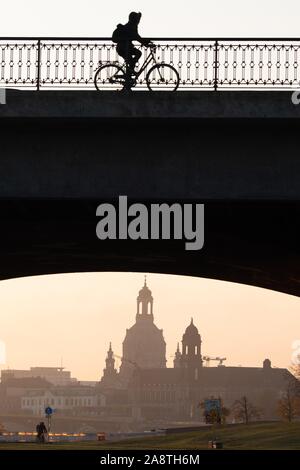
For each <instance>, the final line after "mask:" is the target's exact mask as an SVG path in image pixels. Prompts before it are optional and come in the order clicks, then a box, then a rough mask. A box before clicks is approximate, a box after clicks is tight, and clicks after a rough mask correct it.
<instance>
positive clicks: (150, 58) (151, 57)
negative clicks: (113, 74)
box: [126, 49, 157, 79]
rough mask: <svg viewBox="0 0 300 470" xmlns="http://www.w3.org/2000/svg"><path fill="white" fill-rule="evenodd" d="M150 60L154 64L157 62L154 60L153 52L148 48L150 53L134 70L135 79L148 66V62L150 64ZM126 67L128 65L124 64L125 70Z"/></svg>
mask: <svg viewBox="0 0 300 470" xmlns="http://www.w3.org/2000/svg"><path fill="white" fill-rule="evenodd" d="M151 62H154V63H155V64H156V63H157V60H156V57H155V54H154V52H153V49H151V50H150V53H149V55H148V57H146V59H145V61H144V63H143V65H142V66H141V67H140V68H139V70H138V71H137V72H136V74H135V78H136V79H137V78H138V77H139V76H140V75H141V74H142V73H143V72H144V70H145V69H146V68H147V67H148V65H149V64H151ZM127 67H128V65H127V64H126V70H127Z"/></svg>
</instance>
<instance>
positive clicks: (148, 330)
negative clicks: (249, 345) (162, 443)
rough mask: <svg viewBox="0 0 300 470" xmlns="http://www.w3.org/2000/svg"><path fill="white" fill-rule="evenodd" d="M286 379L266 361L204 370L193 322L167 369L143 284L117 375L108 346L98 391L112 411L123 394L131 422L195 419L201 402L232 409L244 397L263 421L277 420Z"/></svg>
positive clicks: (162, 343) (159, 332) (199, 415)
mask: <svg viewBox="0 0 300 470" xmlns="http://www.w3.org/2000/svg"><path fill="white" fill-rule="evenodd" d="M291 379H293V376H292V375H291V374H290V373H289V372H288V371H287V370H286V369H279V368H275V369H273V368H272V367H271V361H270V360H269V359H265V361H264V362H263V367H227V366H226V367H225V366H224V365H219V366H218V367H205V366H204V363H203V356H202V339H201V336H200V334H199V332H198V329H197V327H196V326H195V325H194V322H193V319H192V320H191V322H190V324H189V325H188V327H187V328H186V330H185V332H184V334H183V336H182V347H181V348H180V347H179V344H178V346H177V350H176V352H175V356H174V366H173V367H172V368H167V367H166V343H165V341H164V338H163V333H162V330H159V329H158V328H157V327H156V325H155V324H154V318H153V297H152V293H151V291H150V290H149V288H148V286H147V284H146V281H145V284H144V286H143V288H142V289H141V290H140V292H139V295H138V298H137V313H136V323H135V324H134V325H133V326H132V327H131V328H130V329H129V330H127V331H126V336H125V339H124V342H123V357H122V364H121V367H120V371H119V372H118V371H117V370H116V368H115V362H114V354H113V351H112V348H111V345H110V348H109V351H108V355H107V359H106V368H105V369H104V373H103V377H102V379H101V381H100V383H99V388H100V390H105V393H106V397H107V403H110V407H111V409H112V408H113V404H114V402H115V400H116V398H115V397H117V396H121V395H120V394H122V393H123V401H124V403H125V402H126V404H127V408H126V409H127V410H128V407H129V406H130V407H131V416H132V418H133V419H138V420H150V421H151V420H156V421H157V422H159V421H164V420H168V421H170V420H171V421H172V420H173V421H176V420H177V421H178V420H180V421H189V420H198V421H199V420H202V419H203V418H202V411H201V408H200V407H199V404H200V402H201V401H202V400H204V399H205V398H209V397H220V398H222V400H223V403H224V405H225V406H227V407H229V408H231V407H232V405H233V403H234V401H235V400H238V399H240V398H241V397H242V396H244V395H245V396H247V397H248V399H249V400H250V401H251V402H252V403H253V405H254V406H256V407H259V408H261V409H262V410H263V413H264V415H263V416H264V418H276V417H277V415H276V406H277V402H278V399H279V398H280V397H281V396H282V394H283V393H284V392H285V390H286V387H287V381H288V380H291ZM117 390H118V393H117V392H116V391H117ZM125 397H126V399H125ZM107 412H108V409H107Z"/></svg>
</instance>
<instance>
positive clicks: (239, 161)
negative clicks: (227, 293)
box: [0, 90, 300, 295]
mask: <svg viewBox="0 0 300 470" xmlns="http://www.w3.org/2000/svg"><path fill="white" fill-rule="evenodd" d="M6 98H7V104H6V105H1V106H0V138H1V150H0V173H1V181H0V210H1V233H0V238H1V245H0V261H1V268H0V278H1V279H7V278H11V277H18V276H27V275H36V274H50V273H59V272H74V271H77V272H78V271H82V272H85V271H143V272H144V271H150V272H161V273H172V274H186V275H193V276H203V277H209V278H215V279H223V280H228V281H233V282H240V283H245V284H250V285H254V286H260V287H264V288H268V289H274V290H278V291H281V292H287V293H290V294H294V295H299V293H300V268H299V266H300V263H299V261H300V250H299V243H298V240H299V238H300V237H299V235H300V230H299V215H300V214H299V212H300V205H299V198H300V187H299V171H300V159H299V150H298V148H299V125H300V121H299V118H300V107H299V106H295V105H294V104H292V102H291V91H280V92H276V91H273V92H267V91H266V92H264V91H248V92H247V91H222V92H219V93H216V92H214V91H209V92H205V91H202V92H198V93H196V92H191V93H190V92H184V93H174V94H173V93H152V94H150V93H144V92H133V93H132V94H124V95H123V94H121V93H109V92H107V93H103V94H101V93H97V92H95V91H76V92H72V91H40V92H36V91H18V90H8V91H7V97H6ZM119 195H127V196H128V197H129V199H130V201H132V202H135V201H138V202H144V203H146V204H149V203H150V202H154V201H159V202H171V201H176V202H188V201H190V202H192V201H197V202H204V203H205V204H206V211H205V224H206V225H205V246H204V248H203V250H201V251H199V252H186V251H185V250H184V247H183V243H181V242H178V241H176V242H175V241H163V242H155V241H145V240H144V241H134V242H133V241H108V242H100V241H99V240H98V239H97V238H96V235H95V227H96V216H95V212H96V207H97V205H98V204H99V203H101V202H104V201H105V202H110V201H115V200H116V198H117V197H118V196H119Z"/></svg>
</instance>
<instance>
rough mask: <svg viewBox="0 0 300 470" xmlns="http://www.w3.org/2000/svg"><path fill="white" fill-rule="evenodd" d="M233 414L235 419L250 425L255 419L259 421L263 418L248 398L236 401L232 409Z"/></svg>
mask: <svg viewBox="0 0 300 470" xmlns="http://www.w3.org/2000/svg"><path fill="white" fill-rule="evenodd" d="M232 413H233V416H234V418H235V419H237V420H239V421H243V423H246V424H248V423H249V422H250V421H251V420H253V419H258V418H259V417H260V416H261V411H260V410H259V408H256V407H255V406H254V405H252V403H250V401H249V399H248V398H247V397H246V396H243V397H241V398H240V400H236V401H235V402H234V404H233V407H232Z"/></svg>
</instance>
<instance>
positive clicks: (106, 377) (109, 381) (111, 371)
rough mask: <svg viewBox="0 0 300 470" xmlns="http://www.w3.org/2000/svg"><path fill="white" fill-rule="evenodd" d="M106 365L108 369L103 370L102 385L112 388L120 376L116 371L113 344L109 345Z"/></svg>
mask: <svg viewBox="0 0 300 470" xmlns="http://www.w3.org/2000/svg"><path fill="white" fill-rule="evenodd" d="M105 364H106V367H105V369H103V377H102V379H101V384H102V385H104V386H107V387H110V386H112V385H114V384H115V382H116V380H117V375H118V372H117V370H116V369H115V359H114V353H113V350H112V347H111V343H109V350H108V351H107V356H106V359H105Z"/></svg>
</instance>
